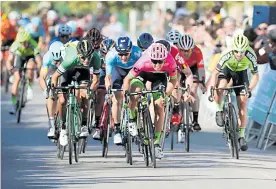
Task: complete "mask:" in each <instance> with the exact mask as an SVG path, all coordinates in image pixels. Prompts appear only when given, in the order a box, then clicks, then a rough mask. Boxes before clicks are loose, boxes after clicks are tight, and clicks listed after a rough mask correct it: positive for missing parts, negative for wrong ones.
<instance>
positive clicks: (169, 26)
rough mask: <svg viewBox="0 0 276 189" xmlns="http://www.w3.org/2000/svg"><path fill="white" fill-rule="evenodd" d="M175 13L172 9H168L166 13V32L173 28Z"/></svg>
mask: <svg viewBox="0 0 276 189" xmlns="http://www.w3.org/2000/svg"><path fill="white" fill-rule="evenodd" d="M173 17H174V13H173V11H172V10H171V9H167V10H166V15H165V33H168V32H169V31H171V29H172V22H173Z"/></svg>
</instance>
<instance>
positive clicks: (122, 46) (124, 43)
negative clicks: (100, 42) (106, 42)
mask: <svg viewBox="0 0 276 189" xmlns="http://www.w3.org/2000/svg"><path fill="white" fill-rule="evenodd" d="M115 49H116V51H117V52H118V53H129V52H130V51H131V49H132V42H131V40H130V38H129V37H119V38H118V39H117V41H116V45H115Z"/></svg>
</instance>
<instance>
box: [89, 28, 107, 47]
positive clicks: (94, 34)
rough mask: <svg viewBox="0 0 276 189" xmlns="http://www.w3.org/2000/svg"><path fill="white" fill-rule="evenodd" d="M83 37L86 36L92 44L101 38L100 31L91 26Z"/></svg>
mask: <svg viewBox="0 0 276 189" xmlns="http://www.w3.org/2000/svg"><path fill="white" fill-rule="evenodd" d="M85 37H86V38H88V39H89V40H90V41H91V42H92V44H93V45H98V44H100V43H101V42H102V40H103V36H102V34H101V32H100V31H99V30H98V29H96V28H92V29H91V30H89V31H88V32H87V34H86V36H85Z"/></svg>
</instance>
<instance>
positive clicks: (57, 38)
mask: <svg viewBox="0 0 276 189" xmlns="http://www.w3.org/2000/svg"><path fill="white" fill-rule="evenodd" d="M56 41H60V39H59V37H56V36H55V37H53V38H52V39H51V40H50V42H49V44H48V47H49V48H50V46H51V44H52V43H53V42H56ZM69 41H72V42H73V41H77V38H74V37H70V38H69ZM60 42H61V41H60Z"/></svg>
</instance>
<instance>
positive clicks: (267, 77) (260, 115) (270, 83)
mask: <svg viewBox="0 0 276 189" xmlns="http://www.w3.org/2000/svg"><path fill="white" fill-rule="evenodd" d="M259 82H260V83H259V87H258V89H257V90H258V91H257V93H256V96H255V98H254V99H252V101H250V103H249V106H250V107H249V108H248V109H250V111H251V112H250V114H251V119H252V120H254V121H256V122H257V123H259V124H261V125H263V124H264V122H265V119H266V116H267V113H268V110H269V107H270V105H271V103H272V100H273V96H274V93H275V91H276V71H273V70H270V71H268V72H265V73H264V74H263V75H262V76H261V77H260V80H259ZM272 109H273V110H274V112H275V109H276V108H275V106H274V107H272ZM272 119H275V118H272Z"/></svg>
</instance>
